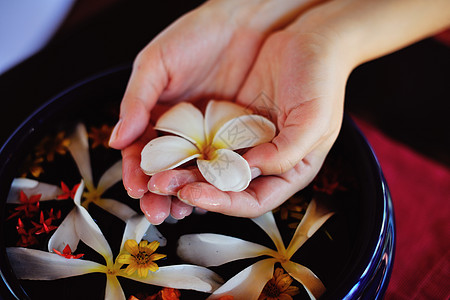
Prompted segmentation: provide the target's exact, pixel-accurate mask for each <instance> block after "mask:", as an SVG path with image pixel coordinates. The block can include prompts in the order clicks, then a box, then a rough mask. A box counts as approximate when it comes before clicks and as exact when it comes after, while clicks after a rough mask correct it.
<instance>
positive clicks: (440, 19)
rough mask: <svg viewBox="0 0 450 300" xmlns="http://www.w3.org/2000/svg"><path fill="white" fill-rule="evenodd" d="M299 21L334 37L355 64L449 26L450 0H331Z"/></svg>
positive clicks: (301, 26) (304, 27) (305, 25)
mask: <svg viewBox="0 0 450 300" xmlns="http://www.w3.org/2000/svg"><path fill="white" fill-rule="evenodd" d="M301 23H302V24H300V26H298V28H299V29H300V30H310V29H311V28H314V29H313V30H314V31H315V32H317V33H319V34H322V33H324V34H325V35H326V36H329V37H330V36H331V37H332V39H335V42H336V43H337V44H339V45H341V46H342V47H343V48H345V53H346V54H345V55H346V56H347V58H348V61H349V63H350V64H352V67H356V66H357V65H359V64H361V63H364V62H366V61H369V60H372V59H375V58H377V57H380V56H383V55H386V54H388V53H390V52H393V51H395V50H398V49H400V48H403V47H405V46H407V45H409V44H412V43H414V42H416V41H419V40H421V39H423V38H426V37H429V36H431V35H433V34H436V33H438V32H439V31H441V30H444V29H445V28H447V27H448V26H450V1H449V0H435V1H426V0H334V1H330V2H328V3H325V4H323V5H321V6H319V7H317V8H314V9H312V10H311V11H310V12H308V13H307V14H306V15H305V18H304V20H302V22H301ZM302 28H303V29H302Z"/></svg>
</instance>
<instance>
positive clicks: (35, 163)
mask: <svg viewBox="0 0 450 300" xmlns="http://www.w3.org/2000/svg"><path fill="white" fill-rule="evenodd" d="M43 162H44V158H42V157H34V156H33V155H31V154H30V155H28V156H27V157H26V158H25V161H24V163H23V167H22V168H21V171H22V172H21V175H20V176H21V177H26V176H27V174H28V173H30V174H31V175H32V176H34V177H36V178H38V177H39V176H41V174H42V173H44V168H43V167H42V165H41V164H42V163H43Z"/></svg>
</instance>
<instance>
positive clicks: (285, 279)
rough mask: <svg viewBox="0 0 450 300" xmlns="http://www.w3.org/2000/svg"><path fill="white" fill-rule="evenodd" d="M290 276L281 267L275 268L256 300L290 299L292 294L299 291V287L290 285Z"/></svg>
mask: <svg viewBox="0 0 450 300" xmlns="http://www.w3.org/2000/svg"><path fill="white" fill-rule="evenodd" d="M292 281H293V279H292V277H291V276H289V274H286V273H284V271H283V269H282V268H277V269H276V270H275V273H274V274H273V277H272V279H270V280H269V281H268V282H267V283H266V285H265V286H264V288H263V290H262V292H261V295H260V296H259V298H258V300H292V296H295V295H297V294H298V293H300V291H299V288H298V287H296V286H291V284H292Z"/></svg>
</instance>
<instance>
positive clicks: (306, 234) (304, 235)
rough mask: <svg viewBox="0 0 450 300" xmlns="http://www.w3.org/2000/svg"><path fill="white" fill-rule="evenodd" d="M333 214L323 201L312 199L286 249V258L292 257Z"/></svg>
mask: <svg viewBox="0 0 450 300" xmlns="http://www.w3.org/2000/svg"><path fill="white" fill-rule="evenodd" d="M333 214H334V212H331V210H330V209H329V208H328V207H327V205H326V204H325V202H324V201H317V200H315V199H314V198H313V200H311V202H310V203H309V205H308V208H307V209H306V212H305V215H304V216H303V218H302V220H301V222H300V224H298V226H297V229H296V230H295V233H294V236H293V237H292V240H291V242H290V244H289V246H288V248H287V256H288V258H290V257H291V256H292V255H294V253H295V252H296V251H297V250H298V249H299V248H300V247H301V246H302V245H303V244H304V243H305V242H306V240H308V239H309V238H310V237H311V236H312V235H313V234H314V233H315V232H316V231H317V230H318V229H319V228H320V227H321V226H322V225H323V224H324V223H325V222H326V221H327V220H328V219H329V218H330V217H331V216H332V215H333Z"/></svg>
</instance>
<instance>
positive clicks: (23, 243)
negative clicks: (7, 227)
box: [16, 218, 38, 247]
mask: <svg viewBox="0 0 450 300" xmlns="http://www.w3.org/2000/svg"><path fill="white" fill-rule="evenodd" d="M16 229H17V233H18V234H19V240H18V241H17V246H19V247H29V246H32V245H36V244H37V243H38V240H37V239H36V238H35V237H34V236H33V234H32V233H31V232H28V231H27V230H26V229H25V225H24V224H23V222H22V220H21V219H20V218H19V219H18V220H17V226H16Z"/></svg>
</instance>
